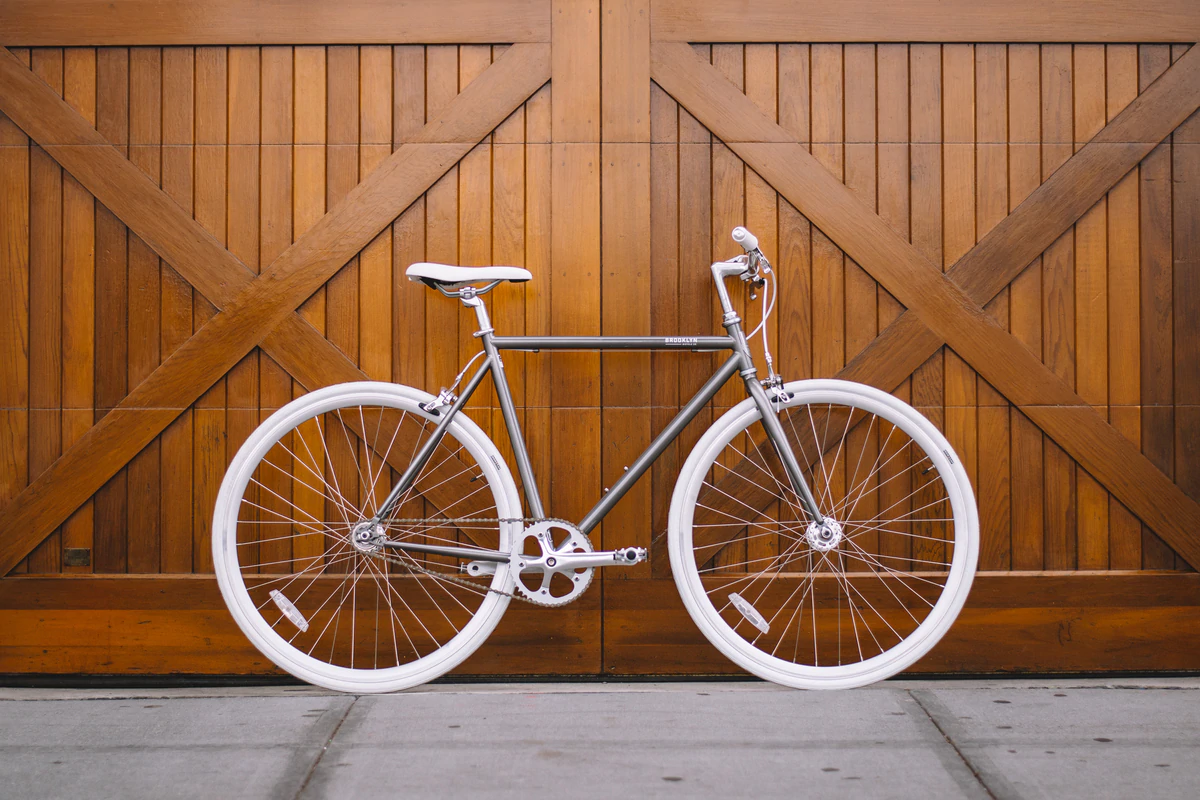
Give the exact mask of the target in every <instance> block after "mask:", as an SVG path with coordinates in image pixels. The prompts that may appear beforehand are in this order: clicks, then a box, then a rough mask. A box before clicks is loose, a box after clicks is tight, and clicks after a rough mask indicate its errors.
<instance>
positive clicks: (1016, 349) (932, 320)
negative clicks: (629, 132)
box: [651, 44, 1200, 562]
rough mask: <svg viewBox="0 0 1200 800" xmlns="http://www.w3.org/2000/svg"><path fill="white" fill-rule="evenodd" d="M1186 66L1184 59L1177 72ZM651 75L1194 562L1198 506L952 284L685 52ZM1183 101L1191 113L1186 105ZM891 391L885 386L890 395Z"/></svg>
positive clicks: (1186, 75) (1199, 540)
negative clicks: (1183, 64) (1183, 65)
mask: <svg viewBox="0 0 1200 800" xmlns="http://www.w3.org/2000/svg"><path fill="white" fill-rule="evenodd" d="M1190 55H1192V56H1193V58H1195V60H1194V61H1192V62H1191V63H1190V64H1187V66H1188V67H1190V70H1185V71H1183V72H1182V75H1183V80H1184V82H1185V85H1194V86H1197V89H1200V72H1197V71H1196V70H1200V54H1196V53H1192V54H1190ZM1187 60H1188V57H1187V56H1185V57H1184V59H1182V60H1181V63H1183V62H1186V61H1187ZM651 70H652V74H653V76H654V79H655V80H656V81H657V82H658V83H659V84H660V85H663V86H664V88H666V89H667V90H668V91H669V92H671V94H672V95H673V96H674V97H675V98H676V99H677V100H679V101H680V102H681V103H682V104H683V105H685V106H687V107H688V108H689V110H690V111H691V112H692V113H693V114H695V115H696V116H697V117H698V118H699V119H701V120H704V121H705V122H707V123H708V124H709V125H710V126H711V127H712V130H713V132H714V133H715V134H716V135H718V136H720V137H722V138H723V139H724V140H725V141H727V142H728V143H729V144H730V146H731V147H733V149H734V150H735V152H737V153H738V154H739V155H740V156H742V157H743V158H745V159H746V161H747V163H749V164H751V165H752V166H754V167H755V169H756V170H757V171H758V172H759V173H760V174H762V175H763V176H764V177H765V178H766V179H767V180H768V181H770V182H771V183H772V185H774V186H775V187H776V188H777V189H779V190H780V192H781V193H782V194H784V195H785V196H786V197H787V198H788V199H789V200H790V201H791V202H792V203H793V204H794V205H796V206H797V208H798V209H799V210H800V211H801V212H803V213H805V214H806V215H807V216H808V217H809V218H810V219H811V220H812V221H813V223H814V224H815V225H818V226H820V227H821V228H822V229H823V230H825V231H827V232H828V233H829V234H830V235H831V236H832V237H834V238H835V239H836V240H837V241H838V242H839V243H840V244H841V245H842V246H843V248H844V249H845V251H846V252H847V254H849V255H852V256H853V257H854V258H855V260H856V261H858V262H859V263H860V264H862V265H863V266H864V267H865V268H866V269H868V270H869V271H870V272H871V273H872V275H873V277H875V278H876V279H877V280H879V281H880V283H882V284H883V285H884V286H886V287H887V288H888V290H889V291H890V292H891V293H892V294H893V295H894V296H895V297H896V298H897V299H898V300H899V301H900V302H901V303H903V304H904V305H905V306H906V307H907V308H909V309H910V313H912V312H914V311H915V312H916V313H917V314H918V315H919V316H920V317H921V318H922V319H921V322H922V323H923V324H924V325H926V326H928V327H929V329H930V330H932V331H933V332H934V333H936V335H937V338H939V339H940V340H942V341H945V342H948V343H949V344H951V345H952V346H953V347H954V348H955V350H956V351H957V352H958V353H959V354H961V355H962V356H963V357H964V358H965V359H966V360H967V361H968V362H970V363H971V364H972V365H973V366H975V367H976V368H978V369H979V370H980V373H981V374H982V375H984V376H985V377H986V378H987V379H988V381H989V382H990V383H991V384H992V385H993V386H995V387H996V388H997V389H999V390H1000V391H1002V392H1004V394H1005V395H1006V396H1007V397H1008V398H1009V399H1010V400H1011V401H1012V402H1013V403H1015V404H1017V405H1018V406H1021V407H1022V409H1023V410H1024V411H1025V412H1026V413H1027V414H1028V415H1029V416H1030V418H1031V419H1033V420H1034V421H1035V422H1037V423H1038V424H1039V425H1040V426H1041V427H1042V428H1043V429H1044V430H1045V431H1046V432H1047V433H1048V434H1050V435H1051V436H1052V437H1053V438H1054V439H1055V441H1057V442H1058V443H1060V444H1061V445H1063V447H1064V448H1065V449H1066V450H1067V451H1068V452H1069V453H1070V454H1071V456H1073V457H1074V458H1075V459H1076V460H1077V461H1079V462H1080V463H1081V464H1083V465H1084V466H1085V467H1086V468H1087V469H1088V470H1089V472H1091V473H1092V474H1093V475H1094V476H1096V477H1097V478H1098V479H1099V480H1101V481H1102V482H1103V483H1104V484H1105V485H1106V486H1107V487H1108V489H1109V490H1110V491H1112V492H1114V494H1116V495H1118V496H1119V497H1120V498H1121V499H1122V501H1123V502H1125V503H1126V505H1127V506H1129V507H1130V508H1131V510H1133V511H1134V513H1136V514H1138V515H1139V516H1140V517H1141V518H1142V519H1143V520H1144V521H1146V522H1147V523H1148V524H1150V525H1151V526H1152V527H1153V528H1154V529H1155V530H1156V531H1159V532H1161V534H1162V535H1163V536H1164V538H1165V539H1166V540H1167V541H1168V542H1169V543H1170V544H1171V545H1172V546H1173V547H1174V548H1175V549H1176V550H1177V551H1178V552H1180V553H1181V554H1185V556H1184V557H1185V558H1187V559H1188V560H1189V561H1190V562H1195V561H1197V560H1200V536H1198V535H1197V531H1200V505H1197V504H1196V503H1195V501H1194V500H1192V499H1191V498H1189V497H1188V496H1187V495H1185V494H1184V493H1183V492H1182V491H1181V490H1180V488H1179V487H1178V486H1177V485H1176V484H1175V483H1174V482H1173V481H1171V480H1170V479H1169V478H1168V477H1167V476H1165V475H1163V473H1162V472H1161V471H1159V470H1158V469H1157V468H1155V467H1154V466H1153V465H1152V464H1151V463H1150V462H1149V461H1148V460H1146V459H1145V458H1144V457H1142V456H1141V454H1140V453H1139V452H1138V451H1137V448H1136V447H1134V446H1133V445H1132V444H1131V443H1130V442H1129V441H1128V439H1126V438H1125V437H1123V436H1121V435H1120V434H1119V433H1118V432H1116V431H1115V430H1114V429H1113V428H1112V427H1111V426H1109V425H1108V424H1107V422H1106V421H1105V420H1104V419H1103V418H1102V417H1100V416H1099V415H1098V414H1096V413H1095V412H1094V411H1092V410H1091V409H1090V408H1088V407H1086V406H1085V404H1084V402H1083V400H1082V399H1081V398H1079V396H1078V395H1077V394H1076V393H1075V392H1074V390H1073V389H1072V387H1071V386H1070V385H1069V384H1068V383H1066V382H1064V381H1063V380H1062V379H1061V378H1059V377H1057V376H1056V375H1055V374H1054V373H1053V372H1051V371H1050V369H1049V368H1048V367H1047V365H1045V364H1043V363H1042V361H1041V360H1039V359H1038V358H1037V357H1036V356H1035V355H1034V354H1032V353H1031V352H1030V351H1029V350H1028V349H1027V348H1025V347H1024V346H1023V345H1021V344H1020V342H1018V341H1017V340H1016V339H1014V338H1013V337H1012V336H1011V334H1009V333H1007V332H1006V331H1005V330H1004V329H1003V328H1001V327H1000V326H999V325H998V324H997V323H996V322H995V321H994V320H993V319H992V318H991V317H990V316H989V315H988V314H987V313H986V312H985V311H984V310H983V309H982V308H981V307H980V305H979V304H978V303H977V302H976V301H975V300H974V299H973V298H972V297H971V296H969V295H968V294H967V293H966V292H965V291H964V289H963V288H962V286H961V285H960V284H959V283H957V282H955V281H954V280H953V279H945V278H943V277H942V276H941V273H940V271H939V270H938V269H937V268H936V267H935V266H933V265H932V264H930V263H929V262H928V261H927V260H925V259H924V258H922V257H921V256H920V254H918V253H917V252H916V251H915V250H914V249H913V248H911V246H909V244H908V243H907V242H905V241H903V240H902V239H900V238H899V237H898V236H897V235H896V234H895V232H894V231H893V230H892V229H891V228H890V227H888V226H887V224H886V223H884V222H883V221H882V220H881V219H880V218H879V217H877V216H876V215H875V214H874V213H873V211H872V210H871V209H869V208H866V207H864V206H863V205H862V204H861V203H860V202H859V201H858V200H857V199H856V198H855V197H854V196H853V194H852V193H851V191H850V190H848V189H847V188H846V187H845V186H844V185H843V184H842V183H841V182H840V181H838V180H837V179H836V178H835V177H834V176H832V175H830V173H829V172H828V171H827V170H825V169H823V168H822V167H821V166H820V165H819V164H818V163H816V161H815V160H814V159H813V158H812V157H811V156H810V155H809V154H808V153H807V152H806V151H805V150H804V149H803V147H802V146H801V145H800V144H799V143H798V142H796V141H795V140H794V139H793V140H792V141H790V142H787V139H788V138H789V137H788V134H787V132H786V131H784V130H783V129H782V128H780V127H779V126H778V125H775V124H774V123H773V122H772V121H771V120H770V119H768V118H767V117H766V116H764V115H763V114H761V113H760V112H758V111H757V110H756V109H755V108H754V107H753V104H752V103H751V102H750V101H749V100H748V99H747V98H746V96H745V95H744V94H742V93H741V92H740V91H738V90H737V87H735V86H734V85H733V84H731V83H729V82H728V81H726V80H722V79H721V78H720V77H719V76H718V75H716V74H713V73H714V71H713V70H712V68H710V67H708V66H707V65H705V64H704V63H703V62H702V61H700V60H699V59H698V58H697V57H696V56H695V54H694V53H693V52H692V50H691V49H690V48H689V47H687V46H686V45H666V44H659V45H655V46H654V48H653V51H652V56H651ZM1193 97H1200V95H1193ZM1184 102H1185V103H1191V102H1192V97H1189V99H1188V100H1187V101H1184ZM1192 108H1193V109H1194V108H1195V106H1194V105H1193V106H1192ZM1186 113H1190V111H1188V112H1186ZM1186 113H1185V114H1184V116H1186ZM1121 174H1123V173H1121ZM1106 188H1107V187H1106ZM1068 222H1069V220H1068ZM989 299H990V298H989ZM848 371H849V370H848ZM855 375H856V377H857V379H859V380H863V379H864V378H866V379H868V380H875V379H877V376H869V377H868V376H862V375H860V374H858V373H855ZM897 382H898V381H897ZM894 386H895V382H891V383H888V384H887V385H886V386H885V388H888V389H890V388H893V387H894ZM1118 454H1119V455H1118ZM1118 465H1119V466H1118ZM1134 476H1136V477H1134Z"/></svg>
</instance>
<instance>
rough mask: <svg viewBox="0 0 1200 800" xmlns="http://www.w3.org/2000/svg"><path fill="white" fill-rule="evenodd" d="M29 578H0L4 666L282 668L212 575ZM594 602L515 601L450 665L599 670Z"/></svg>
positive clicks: (518, 671) (141, 670) (499, 670)
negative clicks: (244, 627) (246, 628)
mask: <svg viewBox="0 0 1200 800" xmlns="http://www.w3.org/2000/svg"><path fill="white" fill-rule="evenodd" d="M34 580H39V579H34V578H23V579H21V581H20V582H17V581H9V580H6V581H3V582H2V583H0V609H2V610H0V620H2V622H0V624H3V625H4V626H5V630H6V631H8V632H10V633H11V634H13V635H10V636H6V638H5V641H4V644H3V645H0V669H3V670H4V671H5V672H9V673H12V672H47V673H59V674H61V673H75V674H83V673H88V674H114V673H126V674H147V673H150V674H168V673H175V674H180V673H190V674H209V675H211V674H218V675H220V674H226V675H228V674H259V675H263V674H275V675H280V674H282V673H281V672H280V671H279V670H278V669H277V668H276V667H275V666H274V665H273V664H271V663H270V662H269V661H267V660H266V659H265V658H263V656H262V655H261V654H260V653H258V652H257V651H256V650H255V649H254V647H253V645H251V644H250V642H249V641H248V640H247V639H246V637H245V636H243V635H242V633H241V631H239V630H238V628H237V626H236V624H235V623H234V621H233V618H232V617H230V615H229V613H228V612H227V611H226V609H225V604H224V602H223V601H222V600H221V595H220V592H219V591H218V590H217V586H216V583H215V582H214V581H213V580H212V577H211V576H202V575H196V576H172V577H149V576H147V577H138V578H123V579H119V580H116V579H111V578H108V579H105V578H101V577H96V578H90V577H89V578H68V579H58V580H57V581H56V582H54V583H50V582H49V579H40V580H39V582H38V583H37V584H36V585H35V584H34V583H33V581H34ZM18 592H19V594H20V596H21V597H23V598H24V599H19V598H18V597H17V596H16V595H17V593H18ZM599 608H600V594H599V592H595V591H593V592H589V593H587V594H586V595H584V596H583V597H581V598H580V599H579V600H578V601H576V602H575V603H573V604H571V605H569V606H566V607H564V608H560V609H544V608H537V607H535V606H529V605H525V604H515V603H514V604H513V605H512V607H511V608H509V609H508V612H507V613H506V614H505V615H504V618H503V619H502V620H501V621H500V625H499V626H498V627H497V629H496V631H495V632H493V634H492V635H491V636H490V637H489V638H488V641H487V642H486V643H485V644H484V645H483V647H482V648H480V650H479V651H477V652H476V653H475V654H473V655H472V656H471V658H470V659H468V660H467V661H466V662H464V663H463V665H462V666H460V667H459V668H458V670H457V672H456V673H455V674H458V675H489V674H491V675H495V674H511V675H532V674H547V675H553V674H558V675H570V674H588V675H594V674H597V673H598V672H599V662H598V660H596V658H595V646H594V644H593V643H594V642H596V641H598V639H599V635H600V632H599V613H598V612H599ZM39 620H40V621H39ZM114 641H120V642H126V643H128V644H129V646H114V645H113V642H114Z"/></svg>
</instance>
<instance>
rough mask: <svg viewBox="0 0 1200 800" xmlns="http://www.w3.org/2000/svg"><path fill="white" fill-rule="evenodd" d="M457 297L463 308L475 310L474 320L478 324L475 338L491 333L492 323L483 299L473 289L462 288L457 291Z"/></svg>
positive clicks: (471, 287)
mask: <svg viewBox="0 0 1200 800" xmlns="http://www.w3.org/2000/svg"><path fill="white" fill-rule="evenodd" d="M458 296H459V299H460V300H462V304H463V305H464V306H466V307H468V308H473V309H475V319H476V320H477V321H478V322H479V330H478V331H476V332H475V336H485V335H487V334H489V333H492V331H493V328H492V321H491V319H490V318H489V317H488V312H487V306H486V305H484V303H483V298H482V297H480V296H479V293H478V292H477V291H476V289H475V287H474V286H464V287H463V288H462V289H460V290H459V291H458Z"/></svg>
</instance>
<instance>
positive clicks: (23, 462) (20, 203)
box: [0, 49, 90, 572]
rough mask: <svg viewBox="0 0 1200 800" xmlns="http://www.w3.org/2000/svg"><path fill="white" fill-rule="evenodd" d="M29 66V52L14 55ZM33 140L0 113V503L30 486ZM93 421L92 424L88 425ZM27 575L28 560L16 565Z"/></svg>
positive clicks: (26, 66)
mask: <svg viewBox="0 0 1200 800" xmlns="http://www.w3.org/2000/svg"><path fill="white" fill-rule="evenodd" d="M12 53H13V56H14V57H15V58H16V59H17V61H18V62H19V63H20V64H21V66H22V67H24V68H26V69H27V68H28V67H29V51H28V50H17V49H14V50H13V51H12ZM29 188H30V187H29V138H28V137H27V136H26V135H25V133H24V132H23V131H22V130H21V128H19V127H18V126H17V124H16V123H15V122H13V121H12V120H10V119H9V118H8V117H6V116H5V115H3V114H0V197H3V198H4V204H3V205H2V206H0V336H2V337H3V340H4V341H6V342H12V343H13V346H12V347H6V348H4V349H3V350H2V351H0V407H2V408H3V409H4V410H3V411H0V498H2V499H4V500H9V499H11V498H13V497H16V496H17V495H18V494H20V492H21V490H22V489H24V488H25V486H26V484H28V483H29ZM89 422H90V420H89ZM15 571H17V572H24V571H25V561H24V559H22V561H21V564H20V565H19V566H17V568H16V570H15Z"/></svg>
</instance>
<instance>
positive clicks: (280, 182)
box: [247, 47, 303, 572]
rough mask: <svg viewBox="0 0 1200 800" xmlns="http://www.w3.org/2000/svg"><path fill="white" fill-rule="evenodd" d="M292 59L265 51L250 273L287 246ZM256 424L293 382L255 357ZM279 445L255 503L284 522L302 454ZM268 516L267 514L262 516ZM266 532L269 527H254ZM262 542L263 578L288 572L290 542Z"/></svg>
mask: <svg viewBox="0 0 1200 800" xmlns="http://www.w3.org/2000/svg"><path fill="white" fill-rule="evenodd" d="M294 60H295V54H294V51H293V49H292V48H290V47H264V48H262V53H261V55H260V64H261V65H262V71H261V75H262V77H261V81H260V89H259V96H260V98H261V107H262V123H261V134H260V139H261V142H262V145H261V147H260V148H259V176H258V178H259V192H258V197H259V207H258V215H257V216H258V249H257V253H256V255H257V259H256V260H255V261H253V262H247V266H250V268H251V269H257V268H258V267H260V266H261V265H262V264H264V263H266V264H270V263H271V262H272V261H274V260H275V259H276V258H277V257H278V256H279V254H280V253H282V252H283V251H284V250H286V249H287V247H288V245H290V244H291V243H292V186H293V183H292V138H293V130H294V125H295V118H294V114H293V97H294V80H293V75H294ZM258 379H259V396H258V401H259V402H258V406H259V412H258V420H259V421H260V422H261V421H262V420H264V419H265V418H266V417H267V416H268V415H270V414H272V413H274V412H275V411H276V410H277V409H278V408H279V407H280V406H283V405H285V404H286V403H287V402H288V400H290V399H291V395H292V380H291V378H290V377H289V376H288V374H287V373H286V372H285V371H284V370H283V368H282V367H281V366H280V365H279V364H278V363H277V362H276V361H275V360H274V359H273V358H271V357H270V356H268V355H267V354H266V353H260V354H259V375H258ZM283 443H284V444H285V445H286V446H287V447H288V449H289V450H290V451H291V452H286V451H285V452H279V451H278V450H276V452H275V453H274V454H273V455H272V458H273V459H275V460H276V463H277V464H279V466H280V467H281V469H279V470H272V471H270V472H268V474H266V475H263V476H262V478H263V480H264V482H265V483H266V484H267V486H268V487H269V491H260V492H259V499H258V502H259V504H260V505H262V506H263V507H264V508H267V509H271V510H272V511H274V512H275V513H278V514H281V515H282V516H283V517H287V516H290V515H292V514H293V513H294V512H293V511H292V510H290V509H289V505H290V504H291V503H292V502H293V500H294V498H295V494H294V492H293V490H294V489H295V488H296V484H294V483H293V481H292V480H291V478H290V473H291V472H292V471H294V470H295V469H296V465H295V464H294V462H293V461H292V455H291V453H294V452H296V450H297V449H300V450H303V447H302V446H301V445H300V443H299V442H297V441H295V438H294V436H289V437H287V438H285V439H284V441H283ZM281 449H282V448H281ZM262 513H264V514H267V515H268V516H269V512H262ZM258 527H259V528H260V529H261V528H268V529H269V528H271V527H272V526H269V525H268V526H258ZM265 538H268V539H269V538H275V539H276V541H264V542H262V543H261V544H260V545H259V551H258V554H259V561H260V562H261V563H262V564H264V565H265V566H263V567H262V571H263V572H275V571H278V572H287V571H288V570H289V569H290V568H291V567H290V565H289V563H288V560H289V559H290V558H291V557H292V549H293V548H292V541H291V540H290V539H286V538H279V537H270V536H267V537H265Z"/></svg>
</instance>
